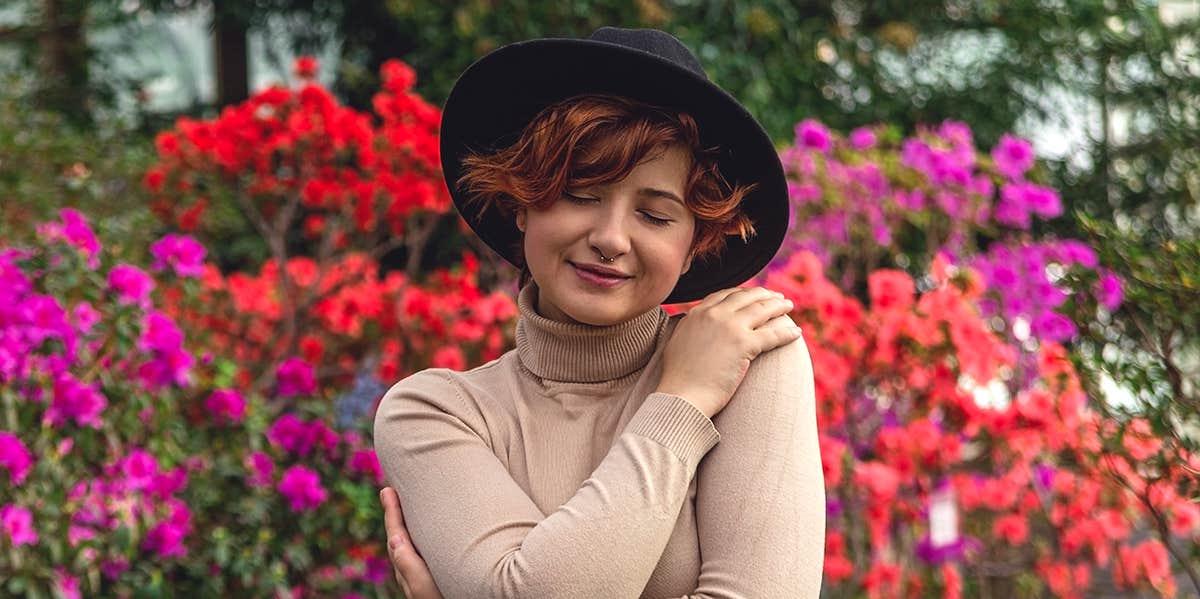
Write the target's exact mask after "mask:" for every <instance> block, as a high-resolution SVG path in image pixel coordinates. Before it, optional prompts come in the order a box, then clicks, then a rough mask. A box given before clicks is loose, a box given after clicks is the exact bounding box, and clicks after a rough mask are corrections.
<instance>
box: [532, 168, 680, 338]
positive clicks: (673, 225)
mask: <svg viewBox="0 0 1200 599" xmlns="http://www.w3.org/2000/svg"><path fill="white" fill-rule="evenodd" d="M648 158H649V159H648V160H645V161H644V162H642V163H641V164H640V165H638V166H637V167H635V168H634V169H633V170H632V171H631V172H630V173H629V175H628V176H626V177H625V178H624V179H622V180H621V181H617V182H615V183H611V184H608V185H603V186H595V187H590V188H568V189H567V190H566V192H565V194H564V196H563V198H561V199H559V200H558V201H557V202H555V203H554V204H552V205H551V206H550V207H549V208H547V209H545V210H521V211H519V212H518V213H517V217H516V219H517V228H518V229H520V230H521V232H522V233H524V234H525V235H524V238H525V260H526V263H527V264H528V265H529V271H530V273H532V275H533V280H534V281H536V282H537V285H538V305H537V311H538V313H539V314H541V315H542V316H545V317H546V318H549V319H551V320H557V321H560V322H572V323H584V324H590V325H595V326H607V325H613V324H619V323H622V322H625V321H627V320H629V319H631V318H633V317H635V316H637V315H639V314H644V313H645V312H646V311H648V310H651V309H653V308H654V307H656V306H658V305H660V304H662V302H663V300H665V299H666V298H667V296H668V295H670V293H671V290H672V289H674V287H675V284H676V283H677V282H678V281H679V277H680V276H682V275H683V273H685V272H687V270H688V268H690V267H691V254H690V249H691V244H692V240H693V239H692V238H693V235H694V233H695V228H696V219H695V217H694V216H693V215H692V213H691V211H690V210H688V208H687V207H686V206H684V204H683V202H682V198H683V194H684V186H685V184H686V182H687V174H688V170H689V169H690V168H691V155H690V154H689V153H688V151H687V149H686V148H684V147H682V146H672V147H670V148H668V149H666V150H664V151H662V152H660V153H659V154H658V155H657V156H656V155H654V154H653V153H652V154H651V155H650V156H649V157H648ZM668 195H670V196H674V197H675V198H678V201H676V200H674V199H670V198H669V197H667V196H668ZM655 219H663V220H665V221H668V222H665V223H663V222H659V221H657V220H655ZM601 255H603V256H605V257H607V258H609V259H611V260H612V261H611V262H605V261H602V260H601V259H600V256H601ZM572 263H575V264H602V265H604V266H608V267H610V268H615V269H618V270H621V271H623V272H624V273H626V274H628V275H631V276H632V278H630V279H627V280H626V281H625V282H624V283H622V284H621V285H618V286H617V287H613V288H607V289H606V288H602V287H598V286H596V285H593V284H591V283H588V282H587V281H584V280H583V279H580V278H579V276H578V275H577V274H576V272H575V267H573V266H572Z"/></svg>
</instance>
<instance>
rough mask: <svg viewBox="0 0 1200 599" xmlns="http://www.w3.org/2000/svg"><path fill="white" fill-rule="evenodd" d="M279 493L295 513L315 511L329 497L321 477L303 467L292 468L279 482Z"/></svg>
mask: <svg viewBox="0 0 1200 599" xmlns="http://www.w3.org/2000/svg"><path fill="white" fill-rule="evenodd" d="M279 492H280V493H281V494H282V495H283V496H284V497H285V498H287V500H288V504H289V505H290V506H291V508H292V511H294V512H303V511H309V510H314V509H316V508H317V506H320V505H321V504H322V503H324V502H325V500H326V499H327V498H328V497H329V494H328V493H327V492H326V491H325V488H324V487H322V486H321V477H320V475H318V474H317V473H316V472H313V471H312V470H309V469H308V468H305V467H304V466H301V465H296V466H292V467H291V468H288V469H287V471H286V472H284V473H283V478H282V479H281V480H280V481H279Z"/></svg>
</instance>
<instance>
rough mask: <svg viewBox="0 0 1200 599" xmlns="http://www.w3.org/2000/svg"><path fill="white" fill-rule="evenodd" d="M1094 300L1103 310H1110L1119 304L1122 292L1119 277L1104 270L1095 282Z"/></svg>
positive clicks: (1122, 295)
mask: <svg viewBox="0 0 1200 599" xmlns="http://www.w3.org/2000/svg"><path fill="white" fill-rule="evenodd" d="M1095 294H1096V300H1097V301H1099V302H1100V305H1101V306H1104V309H1105V310H1108V311H1109V312H1112V311H1113V310H1116V309H1117V308H1118V307H1120V305H1121V300H1122V299H1123V297H1124V292H1123V291H1122V290H1121V279H1120V278H1119V277H1117V275H1115V274H1113V273H1112V272H1108V271H1105V273H1104V274H1102V275H1101V276H1100V280H1099V281H1098V282H1097V283H1096V290H1095Z"/></svg>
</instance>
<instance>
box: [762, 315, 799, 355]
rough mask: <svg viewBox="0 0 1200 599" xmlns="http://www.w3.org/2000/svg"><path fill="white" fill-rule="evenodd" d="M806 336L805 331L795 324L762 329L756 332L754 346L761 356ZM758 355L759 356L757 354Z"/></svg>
mask: <svg viewBox="0 0 1200 599" xmlns="http://www.w3.org/2000/svg"><path fill="white" fill-rule="evenodd" d="M803 336H804V331H803V329H801V328H800V327H799V326H798V325H796V324H795V323H794V322H793V323H792V324H791V326H788V325H787V324H784V325H783V326H771V327H762V328H759V329H756V330H755V331H754V337H753V339H754V344H755V346H756V349H757V351H758V353H759V354H761V353H762V352H765V351H770V350H772V349H775V348H777V347H779V346H781V345H787V344H788V343H791V342H793V341H795V340H797V339H799V338H801V337H803ZM755 355H758V354H755Z"/></svg>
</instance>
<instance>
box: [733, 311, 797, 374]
mask: <svg viewBox="0 0 1200 599" xmlns="http://www.w3.org/2000/svg"><path fill="white" fill-rule="evenodd" d="M794 325H795V321H793V320H792V317H791V316H788V315H787V314H783V315H780V316H776V317H775V318H772V319H771V320H769V321H767V324H765V325H763V326H764V327H792V326H794ZM754 371H758V372H760V373H761V372H764V371H772V372H775V373H777V374H778V375H779V376H780V377H781V378H782V379H783V380H792V381H794V380H796V379H797V378H801V377H812V358H811V357H810V356H809V354H808V344H807V343H806V342H805V340H804V334H803V332H802V333H801V335H800V336H799V337H797V338H796V339H795V340H793V341H790V342H788V343H785V344H783V345H780V346H779V347H776V348H773V349H770V350H767V351H765V352H763V353H761V354H759V355H758V357H756V358H755V359H754V360H753V361H752V362H751V363H750V369H749V370H748V371H747V372H746V376H747V377H750V376H751V373H752V372H754Z"/></svg>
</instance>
